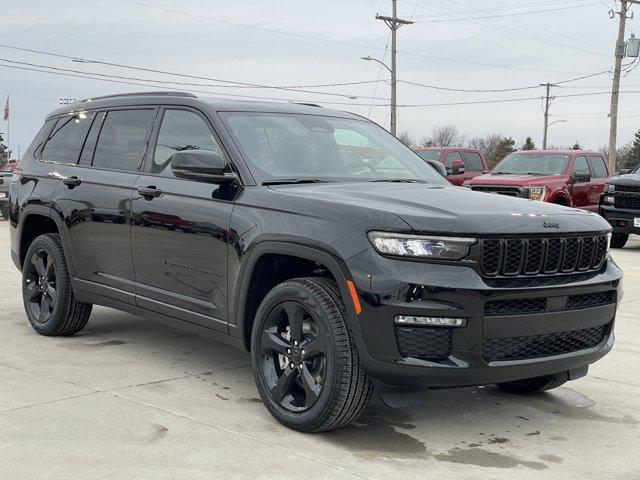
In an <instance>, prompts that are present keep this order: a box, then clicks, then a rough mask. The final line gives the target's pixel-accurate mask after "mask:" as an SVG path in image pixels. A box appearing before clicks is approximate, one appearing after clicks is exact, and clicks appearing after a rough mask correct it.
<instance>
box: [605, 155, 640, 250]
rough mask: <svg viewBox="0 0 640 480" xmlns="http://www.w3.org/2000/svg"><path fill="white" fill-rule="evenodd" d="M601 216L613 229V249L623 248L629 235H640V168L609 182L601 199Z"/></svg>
mask: <svg viewBox="0 0 640 480" xmlns="http://www.w3.org/2000/svg"><path fill="white" fill-rule="evenodd" d="M600 215H602V216H603V217H604V218H606V219H607V220H608V221H609V223H610V224H611V226H612V227H613V237H612V238H611V246H612V247H613V248H623V247H624V246H625V245H626V244H627V240H629V234H631V233H635V234H640V166H638V167H636V169H635V170H633V171H632V172H630V171H629V170H624V171H622V174H621V175H619V176H617V177H613V178H610V179H609V180H607V186H606V187H605V189H604V193H603V194H602V195H601V197H600Z"/></svg>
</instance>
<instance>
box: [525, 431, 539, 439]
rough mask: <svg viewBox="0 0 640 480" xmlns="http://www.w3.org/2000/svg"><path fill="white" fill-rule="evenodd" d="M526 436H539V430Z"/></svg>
mask: <svg viewBox="0 0 640 480" xmlns="http://www.w3.org/2000/svg"><path fill="white" fill-rule="evenodd" d="M526 435H527V437H533V436H534V435H540V430H536V431H535V432H529V433H527V434H526Z"/></svg>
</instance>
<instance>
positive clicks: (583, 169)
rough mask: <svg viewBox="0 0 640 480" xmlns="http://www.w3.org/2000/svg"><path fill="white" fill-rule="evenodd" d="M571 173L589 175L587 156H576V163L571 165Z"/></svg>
mask: <svg viewBox="0 0 640 480" xmlns="http://www.w3.org/2000/svg"><path fill="white" fill-rule="evenodd" d="M573 173H574V175H591V170H589V164H588V163H587V157H578V158H576V163H575V164H574V165H573Z"/></svg>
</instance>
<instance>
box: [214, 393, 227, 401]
mask: <svg viewBox="0 0 640 480" xmlns="http://www.w3.org/2000/svg"><path fill="white" fill-rule="evenodd" d="M216 397H218V398H219V399H220V400H224V401H225V402H226V401H228V400H229V399H228V398H227V397H223V396H222V395H220V394H219V393H216Z"/></svg>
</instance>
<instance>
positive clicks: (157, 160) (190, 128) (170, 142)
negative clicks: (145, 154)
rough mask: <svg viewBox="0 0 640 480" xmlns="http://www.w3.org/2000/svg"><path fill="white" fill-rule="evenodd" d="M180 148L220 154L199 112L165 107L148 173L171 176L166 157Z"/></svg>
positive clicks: (220, 151) (168, 159) (169, 164)
mask: <svg viewBox="0 0 640 480" xmlns="http://www.w3.org/2000/svg"><path fill="white" fill-rule="evenodd" d="M181 150H212V151H214V152H216V153H219V154H220V155H223V156H224V154H223V152H222V148H220V145H219V144H218V142H217V141H216V139H215V138H214V136H213V134H212V133H211V130H210V129H209V127H208V126H207V124H206V123H205V121H204V120H203V119H202V118H201V117H200V116H199V115H197V114H195V113H193V112H189V111H187V110H166V111H165V112H164V116H163V118H162V125H161V126H160V132H159V133H158V140H157V141H156V149H155V152H154V154H153V163H152V164H151V172H150V173H153V174H155V175H162V176H164V177H172V176H173V173H172V171H171V161H170V158H171V155H173V154H174V153H175V152H179V151H181Z"/></svg>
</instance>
